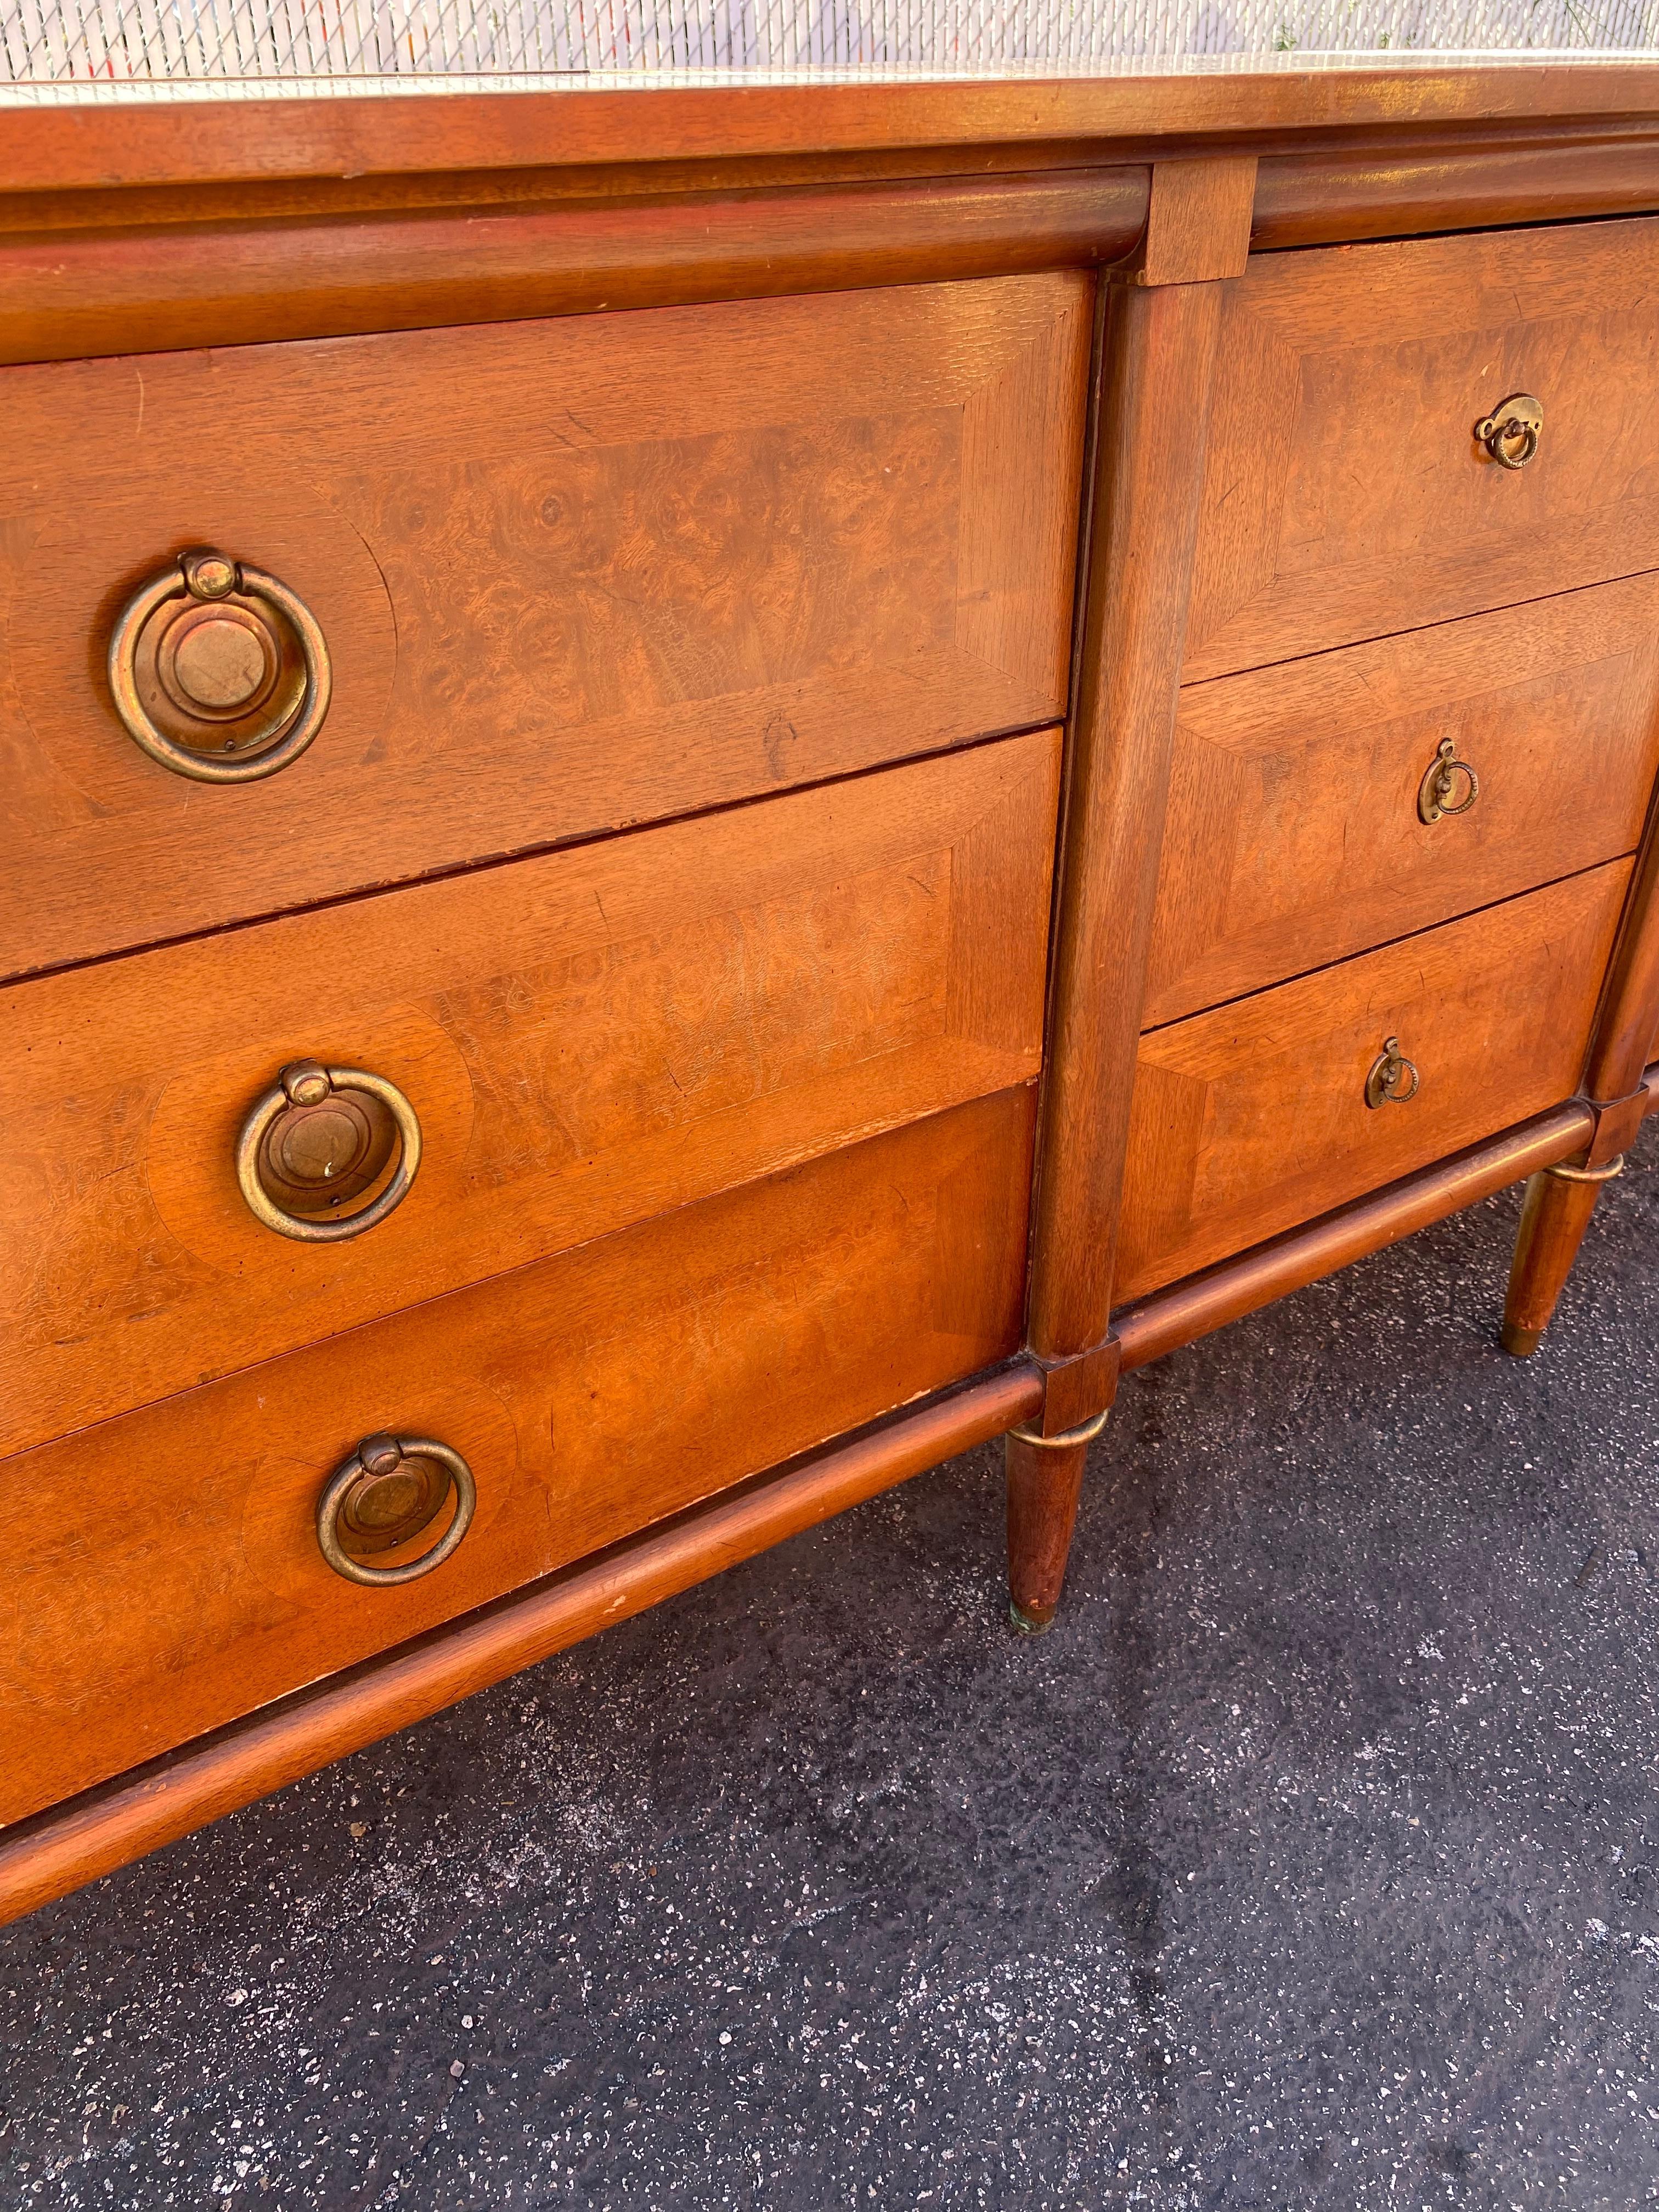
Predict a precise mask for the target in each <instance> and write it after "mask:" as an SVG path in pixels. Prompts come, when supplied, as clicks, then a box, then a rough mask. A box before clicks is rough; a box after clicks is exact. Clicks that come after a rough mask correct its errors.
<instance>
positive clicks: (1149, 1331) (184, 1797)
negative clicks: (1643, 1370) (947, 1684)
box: [0, 1063, 1659, 1923]
mask: <svg viewBox="0 0 1659 2212" xmlns="http://www.w3.org/2000/svg"><path fill="white" fill-rule="evenodd" d="M1644 1091H1645V1093H1646V1097H1647V1101H1648V1104H1649V1107H1650V1109H1651V1108H1652V1107H1653V1106H1655V1105H1656V1104H1659V1063H1656V1064H1655V1065H1654V1066H1650V1068H1648V1070H1647V1071H1646V1074H1645V1076H1644ZM1594 1127H1595V1115H1594V1113H1593V1111H1592V1110H1591V1109H1590V1108H1589V1106H1587V1105H1584V1104H1583V1103H1581V1102H1579V1101H1577V1100H1573V1101H1570V1102H1569V1103H1566V1104H1565V1105H1563V1106H1559V1107H1557V1108H1555V1109H1553V1111H1552V1112H1550V1113H1548V1114H1543V1115H1538V1116H1537V1117H1536V1118H1535V1119H1534V1120H1533V1121H1528V1122H1525V1123H1523V1124H1522V1126H1521V1127H1518V1128H1516V1129H1511V1130H1509V1131H1507V1132H1505V1133H1504V1135H1502V1136H1500V1137H1496V1138H1493V1139H1491V1140H1490V1141H1489V1142H1487V1143H1486V1144H1483V1145H1477V1146H1473V1147H1471V1148H1470V1149H1469V1150H1468V1151H1467V1152H1462V1153H1460V1154H1459V1155H1458V1156H1457V1157H1456V1158H1454V1159H1450V1160H1447V1161H1443V1162H1441V1163H1439V1164H1437V1165H1436V1166H1434V1167H1431V1168H1428V1169H1425V1170H1423V1171H1422V1172H1421V1173H1420V1174H1418V1175H1415V1176H1407V1177H1406V1178H1404V1179H1403V1180H1401V1182H1397V1183H1395V1184H1393V1185H1391V1186H1390V1187H1389V1188H1388V1189H1387V1190H1383V1191H1379V1192H1377V1193H1376V1194H1374V1195H1372V1196H1370V1197H1368V1198H1364V1199H1361V1200H1358V1201H1357V1202H1356V1203H1355V1204H1353V1205H1352V1206H1344V1207H1341V1208H1340V1209H1339V1210H1337V1211H1336V1212H1333V1213H1330V1214H1328V1215H1327V1216H1325V1217H1324V1218H1323V1219H1322V1220H1319V1221H1316V1222H1314V1223H1311V1224H1310V1225H1308V1226H1307V1227H1305V1228H1302V1229H1298V1230H1295V1231H1291V1232H1290V1233H1288V1234H1287V1235H1285V1236H1284V1237H1276V1238H1274V1239H1273V1241H1272V1242H1271V1243H1267V1244H1263V1245H1261V1246H1259V1247H1257V1248H1256V1249H1255V1250H1254V1251H1252V1252H1248V1253H1245V1254H1243V1255H1242V1256H1241V1257H1239V1258H1238V1259H1236V1260H1230V1261H1225V1262H1224V1263H1223V1264H1222V1265H1220V1266H1218V1267H1212V1268H1209V1269H1208V1270H1206V1272H1205V1273H1202V1274H1200V1275H1196V1276H1194V1277H1193V1278H1191V1279H1189V1280H1188V1281H1187V1282H1184V1283H1177V1284H1175V1285H1172V1286H1171V1287H1170V1289H1168V1290H1167V1291H1158V1292H1157V1293H1155V1294H1154V1295H1153V1296H1152V1297H1148V1298H1146V1299H1143V1300H1141V1301H1140V1302H1139V1304H1136V1305H1133V1306H1130V1307H1126V1308H1125V1309H1124V1310H1122V1311H1121V1312H1120V1313H1119V1314H1118V1315H1117V1316H1116V1317H1115V1333H1116V1335H1117V1338H1118V1340H1119V1343H1120V1345H1121V1354H1122V1364H1123V1366H1124V1367H1125V1368H1126V1369H1127V1368H1131V1367H1142V1366H1145V1365H1146V1364H1148V1363H1149V1362H1151V1361H1152V1360H1154V1359H1158V1358H1162V1357H1163V1356H1164V1353H1166V1352H1173V1351H1176V1350H1177V1349H1178V1348H1179V1347H1180V1346H1182V1345H1184V1344H1188V1343H1191V1342H1193V1341H1194V1340H1195V1339H1196V1338H1198V1337H1200V1336H1203V1335H1206V1334H1208V1333H1209V1332H1210V1331H1211V1330H1212V1329H1216V1328H1221V1327H1223V1326H1224V1325H1225V1323H1226V1322H1230V1321H1236V1320H1238V1319H1240V1318H1241V1317H1242V1316H1243V1315H1245V1314H1247V1313H1252V1312H1254V1311H1255V1310H1256V1309H1257V1308H1258V1307H1260V1306H1263V1305H1267V1304H1270V1303H1271V1302H1272V1301H1273V1299H1275V1298H1278V1297H1284V1296H1285V1294H1286V1293H1287V1292H1289V1291H1294V1290H1298V1289H1301V1288H1303V1287H1304V1285H1307V1284H1309V1283H1311V1282H1314V1281H1316V1280H1317V1279H1319V1278H1320V1277H1321V1276H1323V1275H1328V1274H1330V1273H1334V1272H1335V1271H1336V1270H1337V1269H1338V1268H1340V1267H1346V1265H1347V1264H1348V1262H1349V1261H1353V1260H1358V1259H1360V1258H1363V1257H1364V1255H1366V1254H1368V1253H1370V1252H1376V1251H1380V1250H1382V1249H1383V1248H1384V1247H1385V1246H1387V1245H1389V1244H1392V1243H1397V1242H1398V1241H1399V1239H1400V1238H1401V1237H1407V1236H1410V1235H1411V1234H1412V1233H1413V1231H1416V1230H1419V1229H1422V1228H1425V1227H1427V1226H1428V1225H1429V1224H1431V1222H1435V1221H1438V1220H1441V1219H1443V1218H1444V1217H1445V1216H1447V1215H1448V1214H1451V1213H1455V1212H1458V1211H1460V1210H1461V1209H1462V1207H1464V1206H1472V1205H1474V1204H1476V1203H1478V1202H1479V1200H1481V1199H1483V1198H1486V1197H1490V1196H1491V1195H1492V1193H1493V1192H1495V1191H1498V1190H1501V1189H1503V1188H1505V1187H1506V1186H1507V1185H1508V1184H1510V1183H1512V1182H1518V1181H1520V1180H1521V1179H1522V1178H1523V1177H1524V1176H1529V1175H1533V1174H1534V1173H1536V1172H1537V1171H1538V1170H1540V1169H1541V1168H1546V1167H1550V1166H1553V1165H1554V1164H1556V1163H1557V1162H1559V1161H1560V1160H1564V1159H1565V1158H1568V1156H1569V1155H1570V1154H1571V1153H1572V1152H1577V1151H1580V1150H1582V1148H1583V1146H1584V1145H1585V1144H1586V1142H1587V1141H1588V1139H1589V1137H1590V1135H1591V1134H1592V1133H1593V1131H1594ZM1042 1395H1043V1384H1042V1377H1041V1376H1040V1375H1039V1373H1038V1371H1037V1370H1036V1367H1035V1366H1034V1365H1032V1364H1030V1363H1028V1362H1024V1361H1021V1362H1017V1363H1015V1364H1012V1365H1010V1366H1008V1367H1006V1368H1003V1369H1000V1370H997V1371H996V1372H995V1373H994V1374H991V1375H988V1376H982V1377H981V1378H980V1379H979V1380H977V1381H975V1382H973V1383H967V1384H964V1385H963V1386H962V1387H960V1388H958V1389H954V1390H951V1391H948V1392H945V1393H943V1394H941V1395H939V1396H938V1397H936V1398H933V1399H931V1400H929V1401H926V1402H925V1403H923V1404H922V1405H920V1406H917V1407H912V1408H909V1409H908V1410H907V1411H905V1412H903V1413H899V1414H897V1415H895V1416H893V1417H891V1418H890V1419H887V1420H886V1421H884V1422H882V1423H881V1424H879V1425H877V1426H875V1427H873V1428H871V1429H869V1430H866V1431H865V1432H864V1433H863V1434H862V1435H860V1436H857V1437H853V1438H851V1439H849V1440H848V1441H847V1442H845V1443H841V1444H837V1445H835V1446H833V1447H831V1448H829V1449H827V1450H824V1451H822V1452H819V1453H817V1454H815V1455H811V1456H810V1457H808V1458H806V1459H804V1460H802V1461H799V1462H796V1463H795V1464H794V1465H793V1466H792V1467H787V1468H783V1469H781V1470H780V1471H778V1472H775V1473H773V1474H765V1475H761V1476H758V1477H757V1478H756V1479H755V1480H753V1481H752V1482H750V1483H748V1484H746V1485H744V1486H743V1487H742V1488H741V1489H738V1490H736V1491H732V1492H728V1493H726V1495H725V1496H723V1497H720V1498H715V1499H713V1500H712V1501H710V1503H709V1504H706V1505H702V1506H698V1507H696V1508H694V1509H693V1510H691V1511H690V1512H688V1513H684V1514H682V1515H680V1516H678V1517H677V1518H676V1519H674V1520H673V1521H671V1522H665V1523H664V1524H663V1525H662V1526H661V1527H659V1528H654V1529H652V1530H649V1531H647V1533H646V1534H643V1535H641V1536H638V1537H635V1538H633V1539H631V1540H630V1541H629V1542H627V1543H624V1544H620V1545H617V1546H616V1547H613V1548H612V1549H611V1551H609V1552H607V1553H602V1554H600V1555H599V1557H598V1558H596V1559H591V1560H588V1561H587V1562H586V1563H585V1564H584V1565H580V1566H579V1567H575V1568H573V1569H570V1570H568V1571H566V1572H564V1573H562V1574H559V1575H555V1576H550V1577H549V1578H548V1579H547V1580H546V1581H545V1582H543V1583H537V1584H535V1585H533V1586H532V1588H530V1589H526V1590H523V1591H520V1592H518V1593H517V1594H515V1595H513V1596H512V1597H509V1598H506V1599H503V1600H501V1601H500V1602H499V1603H497V1604H495V1605H493V1606H489V1607H483V1609H482V1610H480V1611H479V1612H478V1613H473V1614H471V1615H468V1616H467V1617H466V1618H465V1619H464V1620H460V1621H458V1622H455V1623H453V1624H451V1625H450V1626H447V1627H446V1628H443V1629H440V1630H437V1631H435V1632H434V1633H433V1634H431V1635H430V1636H428V1637H423V1638H420V1639H418V1640H417V1641H416V1642H415V1643H414V1644H409V1645H406V1646H404V1648H403V1649H402V1650H398V1651H394V1652H392V1653H391V1654H389V1655H388V1656H386V1657H384V1658H381V1659H377V1660H374V1661H371V1662H368V1663H367V1664H365V1665H363V1666H362V1667H359V1668H353V1669H352V1670H351V1671H350V1672H349V1673H348V1674H342V1675H338V1676H337V1677H335V1678H334V1679H333V1680H331V1681H330V1682H328V1683H326V1684H325V1686H322V1687H321V1688H319V1689H317V1690H314V1691H309V1692H301V1693H300V1694H299V1695H296V1696H295V1697H293V1698H289V1699H284V1700H283V1701H282V1703H280V1704H279V1705H273V1706H270V1707H269V1708H268V1709H267V1710H266V1711H264V1712H261V1713H258V1714H255V1715H253V1716H252V1717H251V1718H249V1719H248V1720H246V1721H242V1722H239V1723H236V1724H234V1726H232V1727H229V1728H227V1729H221V1730H219V1731H218V1732H217V1733H216V1734H215V1735H211V1736H209V1737H205V1738H204V1739H202V1740H201V1741H199V1742H197V1743H195V1744H192V1745H191V1746H189V1747H186V1748H185V1750H183V1751H181V1752H178V1753H173V1754H171V1755H170V1756H168V1757H167V1758H165V1759H156V1760H155V1761H153V1762H152V1763H151V1764H150V1765H149V1766H148V1767H143V1768H140V1769H138V1770H137V1771H135V1772H133V1773H131V1774H129V1775H125V1776H123V1777H121V1778H118V1780H116V1781H115V1782H112V1783H110V1784H106V1785H105V1786H104V1787H102V1788H100V1789H99V1790H90V1791H88V1793H87V1794H86V1795H85V1796H83V1797H81V1798H78V1799H75V1800H72V1801H71V1802H69V1803H68V1804H65V1805H63V1806H60V1807H58V1808H55V1809H54V1810H53V1811H52V1812H51V1813H48V1814H40V1815H39V1816H38V1817H37V1818H35V1819H33V1820H28V1821H25V1822H22V1823H20V1824H19V1826H17V1827H15V1829H13V1830H11V1831H10V1832H9V1833H6V1834H3V1835H0V1923H4V1922H5V1921H8V1920H12V1919H16V1918H18V1917H21V1915H23V1914H25V1913H27V1912H31V1911H34V1910H35V1909H36V1908H37V1907H38V1906H40V1905H45V1904H47V1903H49V1902H50V1901H51V1900H52V1899H54V1898H58V1897H63V1896H65V1895H67V1894H68V1893H69V1892H70V1891H71V1890H74V1889H77V1888H80V1887H82V1885H83V1884H85V1883H87V1882H88V1881H95V1880H96V1879H97V1878H98V1877H99V1876H100V1875H105V1874H108V1873H111V1872H112V1871H113V1869H115V1868H117V1867H119V1866H124V1865H125V1864H126V1863H128V1862H129V1861H130V1860H132V1859H135V1858H137V1857H141V1856H142V1855H143V1853H144V1852H146V1851H149V1850H156V1849H157V1848H159V1847H160V1846H161V1844H167V1843H172V1842H174V1841H176V1840H177V1839H178V1838H179V1837H181V1836H185V1835H187V1834H189V1833H190V1832H191V1831H192V1830H193V1829H196V1828H199V1827H202V1826H205V1825H206V1824H207V1823H208V1822H210V1821H212V1820H217V1819H219V1818H220V1817H221V1816H222V1814H226V1813H229V1812H233V1811H234V1810H235V1809H236V1808H238V1807H240V1806H243V1805H246V1804H249V1803H251V1802H253V1800H254V1799H256V1798H258V1797H262V1796H266V1795H268V1794H269V1793H270V1791H272V1790H279V1789H281V1788H283V1786H284V1785H285V1784H288V1783H289V1782H294V1781H297V1780H298V1779H299V1778H301V1776H303V1775H306V1774H310V1773H313V1772H314V1771H316V1770H317V1769H318V1768H319V1767H322V1766H325V1765H328V1764H329V1763H330V1762H331V1760H334V1759H340V1758H343V1757H344V1756H345V1755H346V1754H347V1753H350V1752H353V1751H356V1750H360V1749H362V1747H363V1746H364V1745H366V1744H369V1743H373V1742H374V1741H377V1740H379V1739H380V1737H382V1736H386V1735H391V1734H392V1733H393V1732H394V1731H395V1730H397V1729H402V1728H406V1727H408V1726H410V1724H411V1723H414V1722H416V1721H419V1720H422V1719H424V1718H426V1717H428V1716H429V1715H431V1714H433V1713H435V1712H437V1711H441V1709H442V1708H443V1707H444V1706H446V1705H453V1704H455V1703H457V1702H458V1701H459V1699H463V1698H466V1697H470V1696H471V1695H472V1694H473V1692H475V1691H478V1690H482V1689H485V1688H487V1687H489V1685H490V1684H492V1683H494V1682H498V1681H501V1680H503V1679H504V1678H505V1677H506V1676H507V1675H508V1674H514V1673H516V1672H517V1671H518V1670H519V1669H520V1668H524V1667H527V1666H531V1665H533V1664H534V1663H535V1662H537V1661H538V1660H540V1659H545V1658H549V1657H550V1656H552V1655H553V1654H554V1653H555V1652H557V1651H562V1650H565V1649H566V1648H567V1647H568V1646H569V1645H571V1644H577V1643H580V1641H581V1640H582V1639H583V1638H586V1637H588V1636H591V1635H593V1634H594V1633H596V1632H598V1631H599V1629H601V1628H606V1627H609V1626H611V1624H612V1623H613V1622H616V1621H619V1620H628V1619H629V1618H630V1617H631V1616H632V1615H633V1614H635V1613H641V1612H643V1611H645V1610H646V1609H647V1607H650V1606H653V1605H655V1604H657V1603H658V1602H659V1601H661V1600H662V1599H664V1598H666V1597H671V1596H672V1595H675V1594H676V1593H677V1592H678V1591H680V1590H684V1589H690V1587H691V1586H692V1585H693V1584H694V1583H699V1582H702V1581H705V1580H707V1579H708V1577H711V1576H713V1575H716V1574H720V1573H721V1572H722V1571H724V1570H725V1569H726V1568H727V1567H729V1566H734V1565H737V1564H738V1562H739V1561H740V1560H743V1559H750V1558H752V1557H753V1556H754V1555H755V1554H756V1553H759V1552H763V1551H765V1550H767V1549H768V1548H769V1547H770V1546H772V1545H774V1544H778V1543H781V1542H782V1541H784V1540H785V1539H786V1538H787V1537H789V1536H792V1535H795V1534H799V1532H800V1531H801V1530H802V1529H805V1528H811V1527H814V1526H816V1524H817V1522H821V1521H826V1520H829V1519H830V1518H831V1517H832V1516H834V1515H836V1514H837V1513H840V1512H842V1511H844V1510H846V1509H847V1508H848V1506H851V1505H854V1504H859V1503H860V1501H861V1500H863V1499H865V1498H872V1497H874V1496H876V1495H877V1494H878V1492H881V1491H883V1490H886V1489H890V1488H892V1487H893V1486H896V1484H898V1483H901V1482H904V1481H906V1480H908V1479H909V1478H910V1477H911V1476H912V1475H915V1474H921V1473H922V1472H923V1471H924V1470H925V1469H926V1468H930V1467H933V1466H935V1465H937V1464H938V1462H939V1461H941V1460H944V1459H947V1458H950V1457H951V1456H952V1455H955V1454H956V1453H958V1452H963V1451H968V1450H970V1449H972V1448H973V1447H974V1446H975V1445H976V1444H980V1443H986V1442H987V1441H989V1440H990V1439H991V1438H992V1437H997V1436H1000V1435H1001V1434H1003V1433H1004V1431H1006V1430H1007V1429H1008V1428H1010V1427H1011V1426H1012V1425H1013V1424H1014V1423H1016V1422H1019V1421H1025V1420H1029V1419H1030V1418H1031V1417H1032V1416H1033V1415H1034V1414H1036V1413H1039V1412H1040V1410H1041V1408H1042Z"/></svg>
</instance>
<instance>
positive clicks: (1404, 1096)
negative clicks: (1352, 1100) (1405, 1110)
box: [1365, 1036, 1418, 1106]
mask: <svg viewBox="0 0 1659 2212" xmlns="http://www.w3.org/2000/svg"><path fill="white" fill-rule="evenodd" d="M1417 1091H1418V1074H1417V1068H1416V1066H1415V1064H1414V1063H1413V1061H1411V1060H1407V1058H1406V1055H1405V1054H1404V1053H1402V1052H1401V1049H1400V1040H1399V1038H1398V1037H1392V1036H1391V1037H1384V1038H1383V1049H1382V1051H1381V1052H1380V1053H1378V1054H1377V1055H1376V1059H1375V1060H1373V1061H1372V1062H1371V1070H1370V1074H1369V1075H1368V1076H1367V1077H1366V1078H1365V1103H1366V1104H1367V1105H1368V1106H1403V1105H1405V1104H1406V1103H1407V1101H1408V1100H1410V1099H1413V1098H1415V1097H1416V1096H1417Z"/></svg>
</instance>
